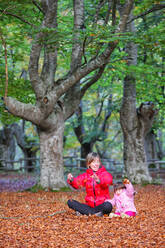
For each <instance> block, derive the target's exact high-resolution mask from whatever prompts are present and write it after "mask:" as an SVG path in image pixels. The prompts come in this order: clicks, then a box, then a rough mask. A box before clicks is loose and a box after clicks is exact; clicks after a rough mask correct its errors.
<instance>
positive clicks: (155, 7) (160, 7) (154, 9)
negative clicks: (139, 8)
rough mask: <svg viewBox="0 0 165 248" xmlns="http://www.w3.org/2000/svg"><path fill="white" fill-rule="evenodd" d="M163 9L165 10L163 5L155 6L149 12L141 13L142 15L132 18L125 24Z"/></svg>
mask: <svg viewBox="0 0 165 248" xmlns="http://www.w3.org/2000/svg"><path fill="white" fill-rule="evenodd" d="M164 8H165V4H156V5H154V6H153V7H152V8H151V9H149V10H147V11H145V12H143V13H142V14H140V15H137V16H135V17H134V18H132V19H131V20H130V21H129V22H127V24H129V23H130V22H133V21H134V20H136V19H138V18H141V17H143V16H146V15H148V14H150V13H152V12H154V11H158V10H161V9H164Z"/></svg>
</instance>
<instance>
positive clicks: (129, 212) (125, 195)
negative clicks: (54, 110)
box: [106, 179, 136, 218]
mask: <svg viewBox="0 0 165 248" xmlns="http://www.w3.org/2000/svg"><path fill="white" fill-rule="evenodd" d="M134 195H135V190H134V188H133V185H132V184H131V182H130V181H129V180H128V179H124V181H123V183H118V184H115V185H114V197H113V199H111V200H109V199H108V200H106V201H108V202H110V203H111V204H112V206H113V207H115V208H116V211H115V213H110V215H109V217H110V218H112V217H117V216H121V217H122V218H124V217H130V216H136V208H135V205H134Z"/></svg>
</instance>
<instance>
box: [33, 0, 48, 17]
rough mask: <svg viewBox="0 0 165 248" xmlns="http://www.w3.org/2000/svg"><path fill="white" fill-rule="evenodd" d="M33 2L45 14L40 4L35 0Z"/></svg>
mask: <svg viewBox="0 0 165 248" xmlns="http://www.w3.org/2000/svg"><path fill="white" fill-rule="evenodd" d="M32 3H33V4H34V5H35V6H36V7H37V8H38V9H39V10H40V11H41V12H42V13H43V14H45V12H44V10H43V9H42V8H41V7H40V5H39V4H38V3H37V2H36V1H35V0H32Z"/></svg>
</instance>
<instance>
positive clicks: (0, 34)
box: [0, 29, 8, 102]
mask: <svg viewBox="0 0 165 248" xmlns="http://www.w3.org/2000/svg"><path fill="white" fill-rule="evenodd" d="M0 38H1V40H2V46H3V47H4V50H5V75H6V81H5V94H4V102H5V100H6V97H7V92H8V66H7V45H6V41H5V39H4V38H3V34H2V30H1V29H0Z"/></svg>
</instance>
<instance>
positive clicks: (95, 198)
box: [67, 152, 113, 216]
mask: <svg viewBox="0 0 165 248" xmlns="http://www.w3.org/2000/svg"><path fill="white" fill-rule="evenodd" d="M86 165H87V170H86V172H85V173H83V174H80V175H79V176H77V177H73V175H72V174H71V173H69V174H68V177H67V182H68V183H69V184H70V185H71V186H72V187H73V188H75V189H79V188H82V187H84V188H85V189H86V197H85V202H86V203H85V204H84V203H80V202H78V201H75V200H68V206H69V208H71V209H73V210H75V211H76V214H77V215H81V214H83V215H93V214H95V215H97V216H103V215H104V214H109V213H110V212H111V211H112V204H111V203H110V202H105V201H106V200H109V199H110V195H109V186H110V185H111V184H112V182H113V177H112V175H111V174H110V173H109V172H108V171H107V170H106V169H105V168H104V167H103V166H102V164H101V161H100V157H99V155H98V154H97V153H95V152H92V153H89V154H88V155H87V158H86Z"/></svg>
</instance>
